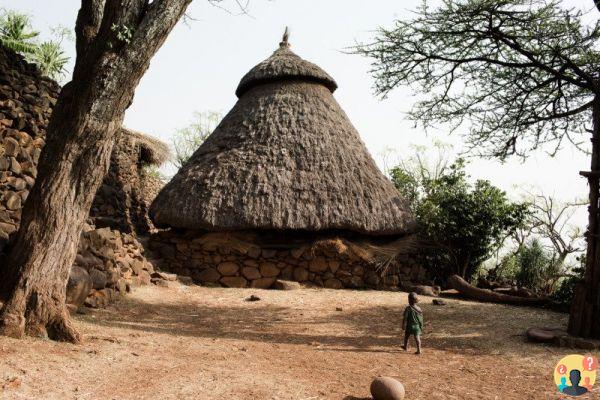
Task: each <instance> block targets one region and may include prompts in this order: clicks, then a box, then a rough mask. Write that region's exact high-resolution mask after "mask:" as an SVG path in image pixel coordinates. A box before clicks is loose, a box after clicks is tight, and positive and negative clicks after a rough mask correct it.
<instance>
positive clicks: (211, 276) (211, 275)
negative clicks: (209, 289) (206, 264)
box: [198, 268, 221, 283]
mask: <svg viewBox="0 0 600 400" xmlns="http://www.w3.org/2000/svg"><path fill="white" fill-rule="evenodd" d="M220 278H221V274H219V272H218V271H217V270H216V269H214V268H207V269H205V270H204V271H202V272H200V274H198V280H199V281H200V282H203V283H204V282H210V283H216V282H218V281H219V279H220Z"/></svg>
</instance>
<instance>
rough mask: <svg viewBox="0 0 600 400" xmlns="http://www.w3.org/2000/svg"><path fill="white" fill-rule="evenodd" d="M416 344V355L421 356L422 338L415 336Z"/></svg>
mask: <svg viewBox="0 0 600 400" xmlns="http://www.w3.org/2000/svg"><path fill="white" fill-rule="evenodd" d="M415 342H417V352H416V353H415V354H421V336H420V335H415Z"/></svg>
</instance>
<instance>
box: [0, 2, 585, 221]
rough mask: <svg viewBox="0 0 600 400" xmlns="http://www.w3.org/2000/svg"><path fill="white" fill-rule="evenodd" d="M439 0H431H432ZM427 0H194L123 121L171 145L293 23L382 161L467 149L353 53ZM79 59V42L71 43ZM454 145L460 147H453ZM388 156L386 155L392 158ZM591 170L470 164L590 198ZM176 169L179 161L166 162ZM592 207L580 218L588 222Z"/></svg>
mask: <svg viewBox="0 0 600 400" xmlns="http://www.w3.org/2000/svg"><path fill="white" fill-rule="evenodd" d="M437 3H439V1H436V0H433V1H430V4H431V5H432V6H435V4H437ZM564 3H565V4H566V5H568V6H573V7H578V8H582V9H584V10H590V9H592V7H593V2H592V1H591V0H565V2H564ZM420 4H421V0H403V1H398V0H370V1H365V0H328V1H323V0H303V1H293V0H250V1H249V4H248V13H247V14H241V13H240V12H239V8H238V7H237V6H236V3H235V1H233V0H223V2H221V3H220V5H221V8H220V7H215V6H213V5H210V4H209V2H208V1H207V0H194V2H193V3H192V5H191V6H190V8H189V9H188V15H189V16H190V17H191V18H190V19H188V21H187V23H183V22H181V23H179V24H178V25H177V26H176V27H175V29H174V31H173V32H172V34H171V35H170V36H169V37H168V39H167V41H166V42H165V44H164V45H163V47H162V48H161V49H160V50H159V51H158V53H157V54H156V55H155V57H154V58H153V60H152V64H151V66H150V68H149V70H148V71H147V73H146V75H145V76H144V78H143V79H142V81H141V82H140V85H139V86H138V88H137V91H136V94H135V98H134V101H133V104H132V105H131V107H130V108H129V109H128V110H127V113H126V116H125V125H126V126H127V127H129V128H131V129H135V130H139V131H142V132H145V133H147V134H150V135H152V136H155V137H158V138H160V139H162V140H164V141H166V142H168V143H170V142H171V136H172V134H173V133H174V132H175V131H176V130H177V129H178V128H182V127H185V126H186V125H187V124H189V123H190V122H191V120H192V116H193V113H194V112H195V111H220V112H222V113H226V112H227V111H229V109H231V107H233V105H234V104H235V102H236V100H237V98H236V97H235V94H234V91H235V88H236V86H237V84H238V83H239V81H240V79H241V78H242V76H243V75H244V74H245V73H246V72H247V71H248V70H250V69H251V68H252V67H253V66H254V65H256V64H257V63H259V62H260V61H262V60H263V59H265V58H267V57H268V56H269V55H270V54H271V53H272V52H273V51H274V50H275V49H276V48H277V46H278V43H279V41H280V40H281V36H282V33H283V31H284V29H285V27H286V26H289V28H290V30H291V35H290V43H291V45H292V50H293V51H294V52H296V53H297V54H298V55H300V56H301V57H303V58H304V59H307V60H309V61H312V62H314V63H316V64H318V65H319V66H321V67H322V68H323V69H324V70H325V71H327V72H328V73H329V74H330V75H331V76H333V78H334V79H335V80H336V81H337V83H338V85H339V88H338V90H337V91H336V92H335V97H336V99H337V101H338V102H339V103H340V105H341V106H342V108H343V109H344V110H345V111H346V114H347V115H348V116H349V118H350V120H351V121H352V122H353V123H354V125H355V127H356V128H357V130H358V132H359V133H360V135H361V138H362V140H363V141H364V142H365V144H366V146H367V148H368V149H369V150H370V152H371V154H372V155H373V157H374V158H375V160H376V161H377V162H378V164H379V166H380V168H383V167H384V160H387V164H388V165H389V164H393V162H394V160H395V159H398V158H406V157H408V156H410V154H411V153H412V150H411V145H415V144H416V145H425V146H428V147H431V146H432V143H433V142H434V141H442V142H445V143H449V144H451V145H452V146H453V150H452V152H451V153H450V157H452V156H454V154H458V153H459V152H461V151H462V150H463V148H462V142H463V140H462V138H461V136H460V132H458V133H453V134H449V133H448V131H447V130H446V129H444V127H440V128H439V129H436V130H430V131H428V132H424V131H423V130H422V129H419V128H415V126H414V123H413V122H411V121H408V120H407V119H406V118H405V113H406V112H407V111H408V110H410V108H411V106H412V105H413V104H414V101H415V99H414V98H413V97H412V95H411V91H410V90H409V89H408V88H398V89H396V90H395V91H394V92H393V93H391V94H390V95H389V96H388V97H387V98H386V99H381V98H379V97H377V96H376V95H375V94H374V91H373V83H374V81H373V78H372V77H371V76H370V75H369V72H368V71H369V68H370V67H369V60H368V59H366V58H364V57H362V56H359V55H353V54H348V52H347V51H345V50H346V49H348V48H349V47H350V46H352V45H354V44H355V43H356V42H368V41H369V40H370V39H372V38H373V37H374V35H375V32H374V31H375V29H377V28H378V27H380V26H384V27H390V26H392V24H393V22H394V20H396V19H408V18H411V10H414V9H415V8H416V7H417V6H419V5H420ZM0 7H2V8H7V9H13V10H19V11H23V12H26V13H27V14H29V15H31V17H32V19H33V23H34V26H35V28H36V29H38V30H40V31H42V34H43V35H46V36H48V35H50V29H51V28H52V27H56V26H58V25H62V26H65V27H68V28H71V29H72V28H73V27H74V24H75V17H76V15H77V10H78V7H79V2H78V1H76V0H52V1H40V0H0ZM64 46H65V49H66V51H67V53H68V55H70V56H71V57H72V58H74V55H75V50H74V47H75V46H74V43H72V42H65V43H64ZM452 153H454V154H452ZM383 154H387V156H385V157H384V155H383ZM586 169H589V159H588V156H587V155H585V154H583V153H581V152H580V151H577V150H575V149H573V148H568V147H567V148H565V149H564V150H563V151H561V152H560V153H559V155H558V156H556V157H554V158H552V157H549V156H548V154H547V153H546V152H544V151H538V152H535V153H532V154H531V156H530V157H529V159H528V160H527V161H526V162H524V163H523V162H522V161H521V160H519V159H513V160H509V161H508V162H506V163H504V164H502V163H500V162H498V161H497V160H486V159H473V160H472V161H471V162H470V164H469V165H468V168H467V171H468V173H469V174H470V175H471V177H472V178H473V179H487V180H490V181H491V182H492V183H493V184H495V185H497V186H499V187H500V188H502V189H504V190H506V191H508V192H509V193H510V194H511V196H512V197H514V198H518V197H519V195H520V193H522V192H523V191H524V190H528V191H532V190H534V191H535V190H541V191H543V192H544V193H547V194H551V195H554V196H555V197H557V198H559V199H562V200H564V201H570V200H572V199H574V198H576V197H577V198H582V197H587V183H586V181H585V180H584V179H583V178H581V177H579V175H578V172H579V171H580V170H586ZM165 171H166V172H167V173H168V174H172V173H173V171H172V168H170V169H169V168H167V169H166V170H165ZM585 218H586V217H585V210H584V209H582V210H581V212H578V213H577V215H576V222H577V223H578V224H581V225H582V226H583V225H584V224H585Z"/></svg>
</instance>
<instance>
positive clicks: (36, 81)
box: [0, 46, 60, 252]
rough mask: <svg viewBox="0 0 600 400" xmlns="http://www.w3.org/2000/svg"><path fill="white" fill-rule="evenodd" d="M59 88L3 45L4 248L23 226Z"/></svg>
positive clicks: (0, 226) (0, 209) (0, 162)
mask: <svg viewBox="0 0 600 400" xmlns="http://www.w3.org/2000/svg"><path fill="white" fill-rule="evenodd" d="M59 91H60V87H59V86H58V84H56V82H54V81H52V80H50V79H46V78H43V77H42V76H41V75H40V74H39V72H38V70H37V68H35V67H34V66H32V65H30V64H28V63H26V62H25V61H24V60H23V58H22V57H20V56H18V55H17V54H15V53H13V52H11V51H9V50H6V49H4V48H2V47H1V46H0V252H1V251H2V249H3V248H4V247H5V246H6V244H7V243H8V240H9V237H10V235H12V234H13V233H14V232H16V230H17V228H18V226H19V222H20V220H21V207H22V204H23V203H24V202H25V200H26V199H27V196H28V194H29V190H30V189H31V187H32V186H33V183H34V182H35V178H36V176H37V169H36V165H37V162H38V159H39V157H40V153H41V151H42V148H43V147H44V144H45V136H46V131H45V129H46V125H47V124H48V119H49V118H50V114H51V112H52V106H53V105H54V104H55V103H56V98H57V96H58V92H59Z"/></svg>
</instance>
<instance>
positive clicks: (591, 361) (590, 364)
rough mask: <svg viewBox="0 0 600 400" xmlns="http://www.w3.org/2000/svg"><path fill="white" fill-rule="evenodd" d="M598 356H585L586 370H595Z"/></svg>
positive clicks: (584, 366)
mask: <svg viewBox="0 0 600 400" xmlns="http://www.w3.org/2000/svg"><path fill="white" fill-rule="evenodd" d="M597 363H598V362H597V361H596V358H595V357H593V356H586V357H584V358H583V369H585V370H586V371H593V370H595V369H596V366H597Z"/></svg>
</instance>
